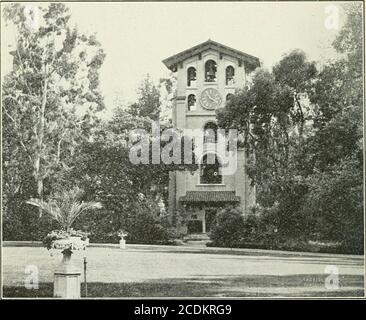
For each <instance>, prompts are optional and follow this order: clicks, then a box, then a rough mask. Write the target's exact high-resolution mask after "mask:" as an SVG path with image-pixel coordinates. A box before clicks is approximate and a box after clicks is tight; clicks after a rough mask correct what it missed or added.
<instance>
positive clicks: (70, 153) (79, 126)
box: [2, 3, 105, 240]
mask: <svg viewBox="0 0 366 320" xmlns="http://www.w3.org/2000/svg"><path fill="white" fill-rule="evenodd" d="M28 7H29V6H27V7H26V6H25V5H23V4H19V3H16V4H8V5H6V6H4V10H3V13H4V19H5V20H6V21H7V23H12V24H13V25H14V26H15V29H16V41H15V49H14V50H13V51H12V52H11V54H12V55H13V68H12V70H11V72H10V73H9V74H8V75H6V76H5V77H4V81H3V87H2V90H3V91H2V114H3V122H2V124H3V174H4V177H3V186H4V189H3V190H4V198H3V200H4V201H3V210H4V211H3V212H4V235H5V236H6V238H9V237H11V238H18V239H19V237H20V238H23V239H32V240H34V239H38V238H39V236H40V234H38V231H40V230H42V229H43V230H44V229H50V228H52V226H51V225H48V224H49V220H47V219H43V218H42V219H41V220H37V219H34V218H35V216H34V214H35V212H32V211H30V210H29V206H26V205H25V201H26V200H28V199H30V198H31V197H37V198H39V199H43V198H46V197H47V196H48V195H50V194H51V193H53V192H55V191H57V189H60V188H63V187H65V185H66V187H70V188H71V187H72V184H73V180H69V179H65V175H67V173H69V172H70V171H72V168H73V166H74V165H75V162H74V157H75V155H76V153H77V152H78V146H79V145H80V143H81V141H86V140H88V139H89V138H90V137H91V135H92V132H93V127H94V126H95V123H97V122H98V120H97V117H96V112H97V111H98V110H101V109H103V108H104V104H103V99H102V96H101V93H100V91H99V88H98V87H99V79H98V78H99V76H98V72H99V68H100V66H101V65H102V63H103V60H104V56H105V55H104V53H103V50H102V49H101V47H100V44H99V43H98V42H97V40H96V38H95V36H93V35H91V36H86V35H84V34H80V33H79V32H78V30H77V28H76V27H74V28H72V27H71V26H70V24H69V18H70V14H69V11H68V9H67V7H66V6H65V5H64V4H61V3H52V4H50V5H48V6H45V5H38V6H33V7H32V8H33V13H30V11H29V10H28V9H27V8H28ZM32 17H34V18H33V20H32ZM15 226H16V227H15Z"/></svg>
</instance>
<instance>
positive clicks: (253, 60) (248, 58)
mask: <svg viewBox="0 0 366 320" xmlns="http://www.w3.org/2000/svg"><path fill="white" fill-rule="evenodd" d="M208 49H213V50H217V51H219V52H220V53H223V54H226V55H228V56H231V57H234V58H237V59H239V60H243V62H244V63H245V64H246V66H247V67H248V68H249V69H251V70H254V69H255V68H256V67H259V65H260V63H259V59H258V58H257V57H254V56H252V55H250V54H247V53H245V52H242V51H239V50H236V49H233V48H230V47H228V46H225V45H223V44H221V43H218V42H216V41H212V40H210V39H209V40H207V41H205V42H203V43H201V44H199V45H197V46H194V47H192V48H190V49H187V50H184V51H182V52H179V53H177V54H175V55H173V56H171V57H169V58H166V59H164V60H163V63H164V64H165V65H166V67H167V68H168V69H170V70H176V67H177V64H178V63H180V62H182V61H184V60H186V59H188V58H190V57H193V56H195V55H198V54H200V53H201V52H203V51H206V50H208Z"/></svg>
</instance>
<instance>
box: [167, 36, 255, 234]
mask: <svg viewBox="0 0 366 320" xmlns="http://www.w3.org/2000/svg"><path fill="white" fill-rule="evenodd" d="M163 63H164V64H165V66H166V67H167V68H168V69H170V70H171V71H173V72H176V74H177V94H176V97H175V101H174V103H173V110H172V113H173V114H172V118H173V126H174V127H175V128H178V129H202V130H203V131H204V132H206V131H207V132H216V130H217V124H216V110H217V109H218V108H223V107H225V104H226V102H227V101H228V100H229V99H230V98H231V96H232V95H233V94H234V93H235V90H236V89H240V88H243V87H244V86H245V85H246V84H247V81H248V75H249V74H250V73H251V72H252V71H253V70H254V69H255V68H257V67H258V66H259V65H260V64H259V59H258V58H256V57H254V56H251V55H248V54H246V53H244V52H241V51H238V50H236V49H232V48H230V47H227V46H225V45H222V44H220V43H217V42H215V41H212V40H208V41H206V42H204V43H201V44H199V45H197V46H195V47H193V48H190V49H187V50H184V51H183V52H180V53H178V54H175V55H173V56H171V57H169V58H167V59H165V60H163ZM209 130H210V131H209ZM215 139H216V134H215V135H214V136H212V137H210V136H208V137H207V138H206V135H205V140H204V144H205V149H204V150H205V151H204V154H203V157H202V159H201V160H200V164H199V170H197V172H195V173H194V174H191V173H189V172H172V173H171V175H170V183H169V212H170V214H171V216H172V221H173V222H177V221H178V220H179V217H178V216H179V212H182V211H184V212H185V213H186V215H187V216H188V224H187V225H186V226H185V227H184V228H183V229H184V230H182V231H183V232H186V233H188V234H191V235H197V234H201V235H205V234H206V233H207V232H209V230H210V224H211V222H212V221H213V219H214V215H215V214H216V212H217V210H218V209H220V208H222V207H225V206H226V205H229V204H230V205H237V206H239V207H240V208H241V210H242V212H243V214H246V213H247V212H248V209H249V208H250V206H252V205H254V204H255V189H254V188H253V187H251V186H250V183H249V179H248V177H247V175H246V173H245V167H244V166H245V161H246V160H245V152H244V150H238V153H237V170H236V172H235V174H232V175H222V176H221V175H220V174H219V170H218V169H219V166H220V165H221V158H220V154H217V153H216V152H215V151H214V150H213V149H210V144H211V143H213V142H216V141H215ZM210 150H211V151H210ZM208 157H211V158H213V159H214V161H210V162H209V161H207V159H208Z"/></svg>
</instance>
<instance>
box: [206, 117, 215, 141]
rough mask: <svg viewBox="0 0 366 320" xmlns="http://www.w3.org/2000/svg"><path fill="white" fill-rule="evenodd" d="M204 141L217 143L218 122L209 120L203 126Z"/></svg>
mask: <svg viewBox="0 0 366 320" xmlns="http://www.w3.org/2000/svg"><path fill="white" fill-rule="evenodd" d="M203 133H204V137H203V143H216V142H217V124H216V123H215V122H212V121H209V122H207V123H206V124H205V126H204V127H203Z"/></svg>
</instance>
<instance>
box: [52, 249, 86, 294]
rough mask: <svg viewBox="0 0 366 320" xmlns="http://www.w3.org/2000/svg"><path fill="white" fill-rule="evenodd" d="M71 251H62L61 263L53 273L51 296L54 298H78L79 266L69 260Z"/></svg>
mask: <svg viewBox="0 0 366 320" xmlns="http://www.w3.org/2000/svg"><path fill="white" fill-rule="evenodd" d="M71 254H72V253H71V252H70V251H64V252H63V258H62V261H61V264H60V265H59V266H58V267H57V269H56V270H55V273H54V285H53V296H54V297H55V298H66V299H79V298H80V276H81V270H80V268H78V267H76V266H74V265H73V264H72V262H71Z"/></svg>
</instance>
